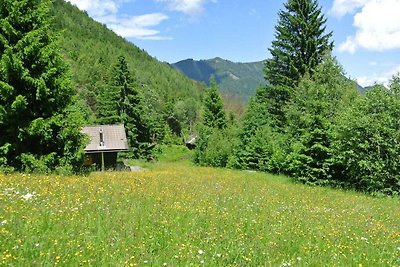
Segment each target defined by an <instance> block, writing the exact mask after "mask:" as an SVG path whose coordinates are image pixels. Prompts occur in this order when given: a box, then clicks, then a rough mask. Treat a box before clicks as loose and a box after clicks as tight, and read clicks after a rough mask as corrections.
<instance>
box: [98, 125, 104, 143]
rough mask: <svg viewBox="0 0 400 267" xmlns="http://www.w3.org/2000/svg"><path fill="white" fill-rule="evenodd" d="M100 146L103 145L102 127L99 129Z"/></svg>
mask: <svg viewBox="0 0 400 267" xmlns="http://www.w3.org/2000/svg"><path fill="white" fill-rule="evenodd" d="M99 133H100V146H101V147H103V146H104V136H103V129H100V132H99Z"/></svg>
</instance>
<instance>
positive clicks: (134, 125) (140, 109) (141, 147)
mask: <svg viewBox="0 0 400 267" xmlns="http://www.w3.org/2000/svg"><path fill="white" fill-rule="evenodd" d="M114 85H115V86H116V87H117V88H118V89H119V95H120V99H119V102H118V103H119V105H118V115H119V116H120V117H121V120H122V122H124V124H125V128H126V131H127V137H128V142H129V145H130V147H131V149H132V152H133V156H134V157H139V156H141V154H143V153H148V151H146V150H147V147H148V144H149V143H150V141H151V140H150V130H149V127H148V123H147V119H146V111H145V106H144V104H143V99H142V96H141V94H140V92H139V90H138V89H137V84H136V83H135V79H134V75H132V74H131V72H130V71H129V69H128V64H127V62H126V60H125V57H123V56H120V57H119V58H118V63H117V65H116V66H115V77H114Z"/></svg>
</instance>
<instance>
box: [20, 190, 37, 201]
mask: <svg viewBox="0 0 400 267" xmlns="http://www.w3.org/2000/svg"><path fill="white" fill-rule="evenodd" d="M34 194H35V192H33V194H31V193H27V194H25V195H22V196H21V198H23V199H25V200H30V199H31V198H32V197H33V196H34Z"/></svg>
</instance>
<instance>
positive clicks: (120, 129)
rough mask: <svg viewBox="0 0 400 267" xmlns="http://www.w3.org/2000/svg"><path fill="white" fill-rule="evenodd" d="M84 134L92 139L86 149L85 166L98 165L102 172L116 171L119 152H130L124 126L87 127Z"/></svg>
mask: <svg viewBox="0 0 400 267" xmlns="http://www.w3.org/2000/svg"><path fill="white" fill-rule="evenodd" d="M82 133H84V134H86V135H88V136H89V138H90V142H89V144H88V145H87V146H86V147H85V166H91V165H93V164H96V166H98V168H99V169H100V168H101V170H104V169H115V167H116V165H117V157H118V152H126V151H129V146H128V140H127V138H126V133H125V127H124V125H123V124H120V125H96V126H86V127H84V128H83V129H82Z"/></svg>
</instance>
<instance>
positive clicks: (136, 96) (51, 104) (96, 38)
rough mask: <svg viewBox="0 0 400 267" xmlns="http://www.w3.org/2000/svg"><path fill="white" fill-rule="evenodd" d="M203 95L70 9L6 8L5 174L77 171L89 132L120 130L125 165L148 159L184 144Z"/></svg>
mask: <svg viewBox="0 0 400 267" xmlns="http://www.w3.org/2000/svg"><path fill="white" fill-rule="evenodd" d="M202 94H203V87H202V86H201V85H200V84H198V83H196V82H194V81H191V80H189V79H187V78H186V77H184V76H183V75H182V74H180V73H179V72H177V71H176V70H174V69H172V68H171V67H170V66H169V65H168V64H165V63H160V62H158V61H157V60H156V59H154V58H152V57H150V56H149V55H148V54H147V53H146V52H144V51H142V50H140V49H139V48H137V47H136V46H134V45H133V44H131V43H129V42H127V41H126V40H124V39H123V38H121V37H118V36H117V35H116V34H114V33H113V32H112V31H110V30H108V29H107V28H106V27H105V26H104V25H101V24H99V23H97V22H95V21H94V20H93V19H91V18H89V17H88V16H87V14H85V13H83V12H81V11H79V10H78V9H77V8H76V7H74V6H72V5H71V4H69V3H66V2H65V1H63V0H55V1H52V0H33V1H24V0H20V1H2V2H1V5H0V130H1V134H0V169H2V170H6V171H12V170H18V171H26V172H41V173H47V172H53V171H57V172H65V173H71V172H77V171H79V170H80V168H81V167H82V163H83V155H84V153H83V148H84V146H85V144H86V143H87V142H88V140H87V139H86V138H85V136H83V135H82V134H81V133H80V130H81V128H82V126H84V125H91V124H113V123H123V124H124V125H125V126H126V127H125V128H126V131H127V136H128V141H129V144H130V147H131V151H130V153H129V154H128V155H127V156H129V157H135V158H138V157H144V158H151V153H152V149H153V148H154V147H155V145H156V144H157V143H162V142H164V141H165V140H167V141H168V142H169V143H171V142H172V143H173V142H180V143H182V139H183V138H182V137H183V135H184V134H185V133H188V132H189V131H190V129H191V128H192V127H193V125H194V124H195V123H196V121H197V118H198V107H199V106H200V101H201V98H202ZM165 142H166V141H165Z"/></svg>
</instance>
